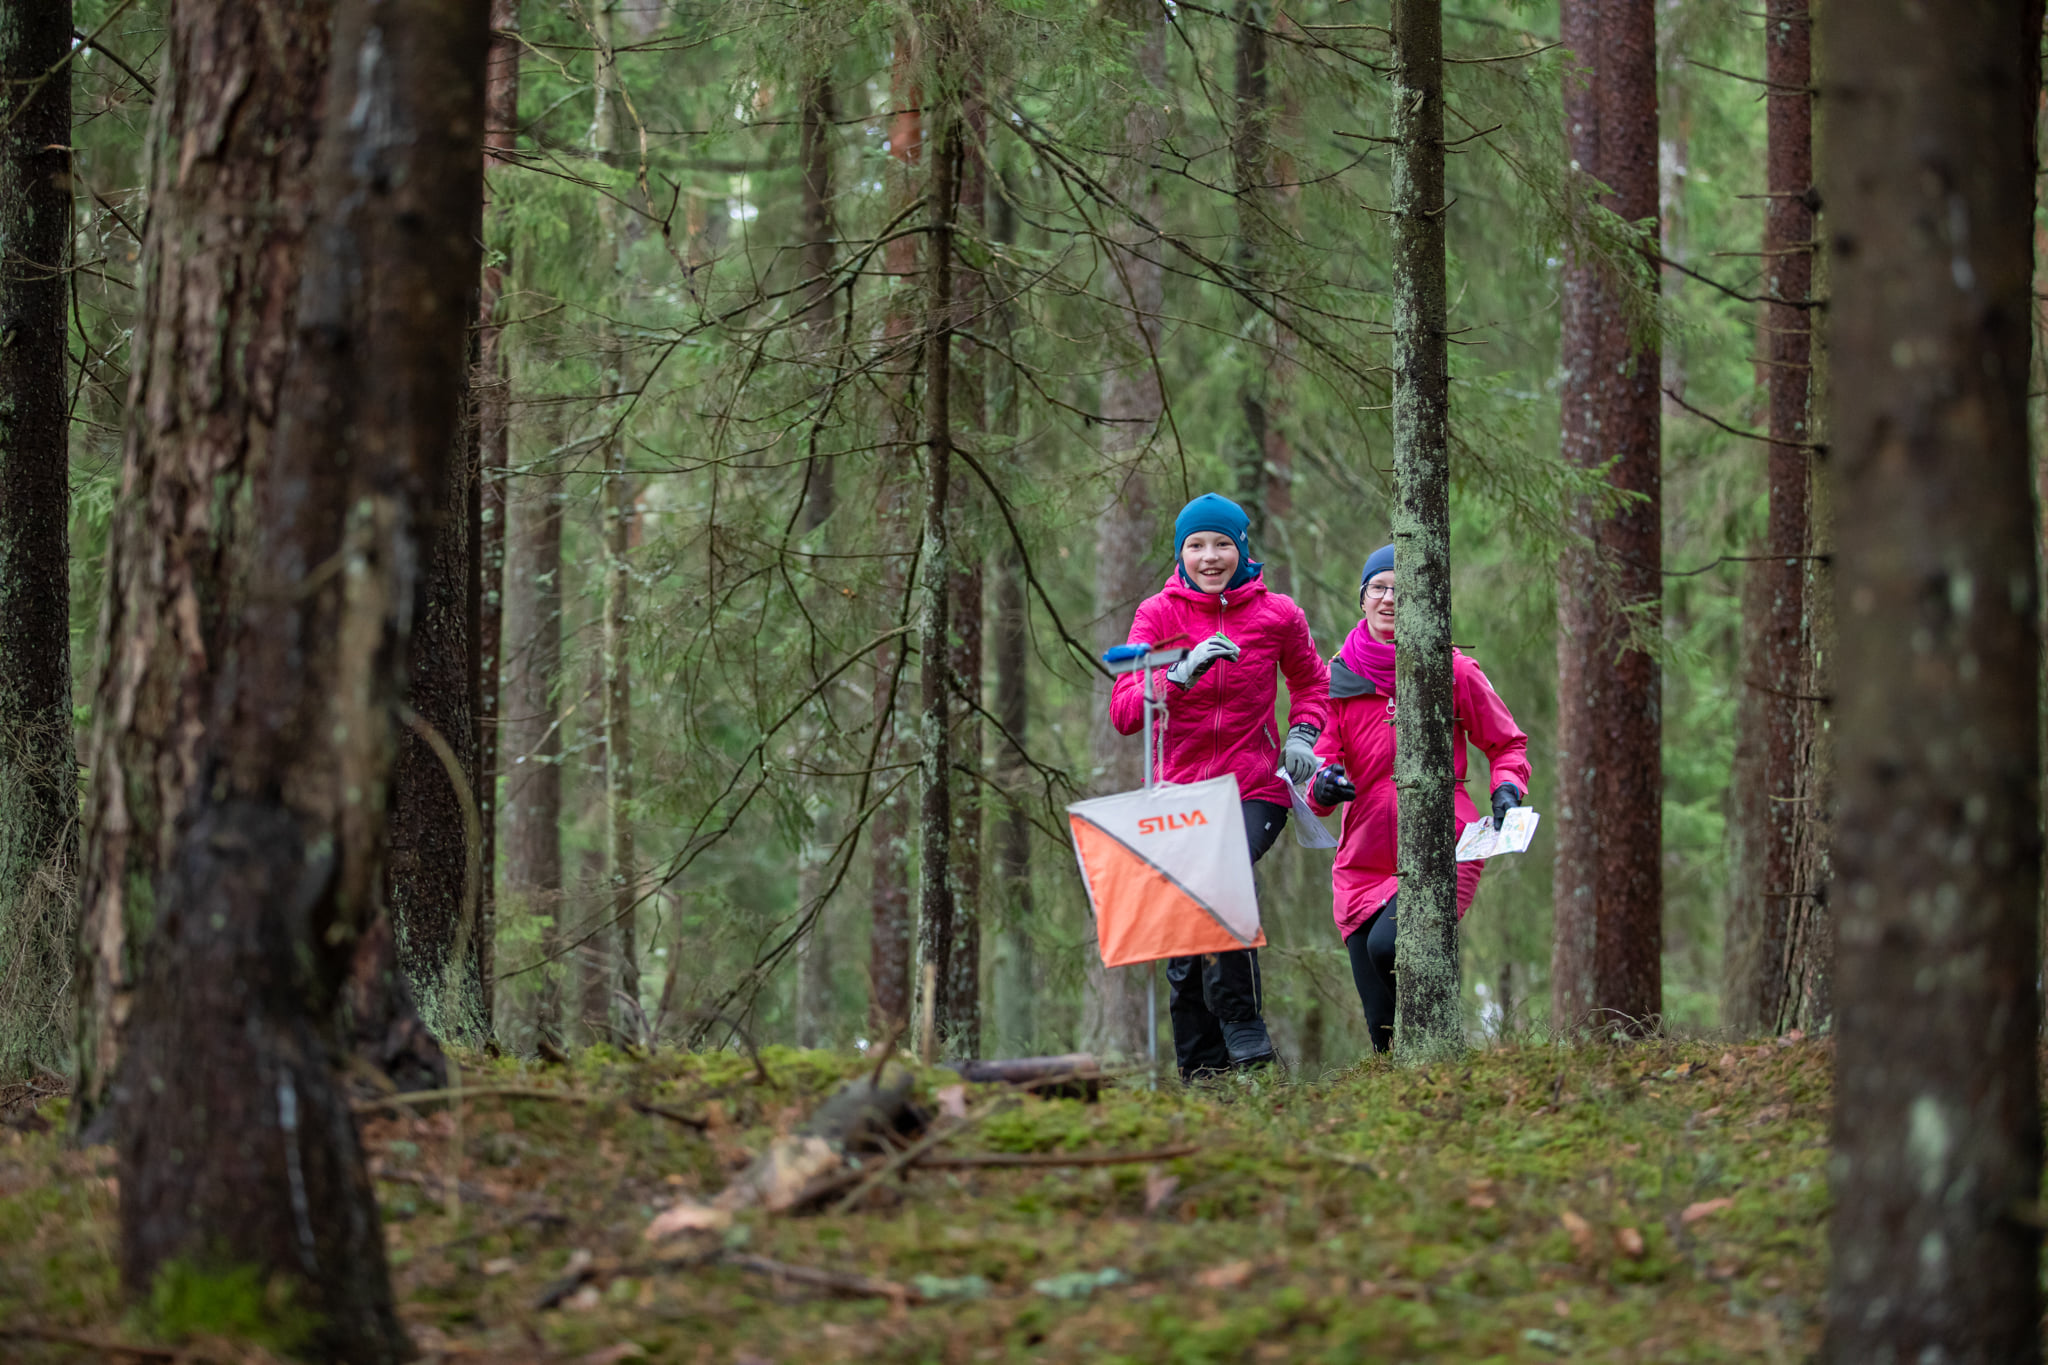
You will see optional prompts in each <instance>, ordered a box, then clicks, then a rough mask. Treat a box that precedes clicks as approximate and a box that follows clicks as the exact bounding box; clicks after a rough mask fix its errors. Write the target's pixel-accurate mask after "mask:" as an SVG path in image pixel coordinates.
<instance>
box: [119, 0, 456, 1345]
mask: <svg viewBox="0 0 2048 1365" xmlns="http://www.w3.org/2000/svg"><path fill="white" fill-rule="evenodd" d="M204 8H206V9H208V10H210V11H226V12H228V13H230V14H233V13H235V12H236V11H238V10H240V9H243V8H245V7H243V6H240V5H238V4H235V3H227V4H223V3H221V0H212V2H211V3H209V4H208V5H206V6H204ZM259 8H263V9H265V10H266V14H267V9H268V7H259V6H255V5H250V6H247V7H246V9H247V10H248V16H247V21H248V22H251V23H254V22H258V21H257V20H256V17H255V11H256V10H257V9H259ZM487 17H488V4H487V0H420V3H417V4H412V5H407V6H402V7H392V6H388V5H383V4H379V3H375V0H340V3H338V4H337V5H336V7H335V18H334V25H333V30H332V33H333V52H334V53H335V54H336V58H335V60H334V61H333V63H332V66H331V73H330V81H329V83H328V86H327V100H326V104H325V108H324V125H323V128H322V132H321V137H320V142H319V151H318V159H317V163H316V167H315V171H314V177H313V184H314V195H315V214H314V221H316V222H317V223H318V224H319V226H318V228H317V233H316V236H315V237H314V239H313V241H312V243H311V247H310V249H309V251H308V253H307V257H306V261H305V270H304V280H303V285H302V287H301V289H300V292H299V295H298V301H297V317H296V319H295V328H294V343H293V350H292V359H291V364H290V367H289V373H288V375H287V378H286V382H285V386H284V391H283V393H282V395H281V397H280V400H279V405H278V407H279V417H280V421H279V426H278V429H277V433H276V438H275V441H274V443H273V444H272V446H271V448H270V451H269V456H268V460H267V462H266V464H265V467H264V468H263V469H262V471H261V473H260V475H259V477H258V479H257V482H256V488H255V491H254V499H253V510H254V521H253V525H254V528H255V529H254V531H253V533H252V534H253V554H252V557H251V561H250V562H251V566H252V567H251V579H250V582H249V586H248V592H247V595H246V599H245V600H244V601H243V602H242V603H241V604H240V605H239V608H238V610H237V611H236V612H235V614H234V617H233V623H232V625H231V626H230V628H229V635H230V639H231V645H232V652H233V656H234V658H235V660H236V666H235V668H234V669H233V670H231V671H223V672H222V673H220V674H219V675H218V677H217V679H216V685H215V687H214V689H213V695H212V696H211V697H210V698H209V699H208V705H207V706H206V707H205V708H204V711H203V714H202V720H201V723H202V724H203V726H204V736H203V738H202V739H201V741H200V743H199V748H198V752H199V756H200V757H199V762H198V765H197V774H196V780H195V781H194V783H193V785H192V788H191V790H190V791H189V792H188V793H187V795H186V800H185V807H184V809H185V814H184V818H183V820H182V821H181V824H180V828H179V831H178V836H177V839H176V848H175V853H174V856H173V859H172V865H171V868H170V871H169V874H168V876H167V877H166V878H165V880H164V883H163V887H162V893H161V896H160V899H159V903H158V906H157V913H156V916H155V929H154V934H153V937H152V939H151V941H150V943H149V945H148V948H147V952H146V961H145V967H144V972H143V978H142V982H141V986H140V989H139V990H138V992H137V995H136V1002H135V1013H134V1019H133V1024H132V1028H131V1029H130V1033H129V1037H130V1039H131V1043H130V1045H129V1047H128V1049H127V1051H126V1053H125V1054H124V1056H123V1057H122V1066H121V1073H120V1080H119V1082H118V1084H117V1087H116V1102H117V1105H118V1112H119V1114H120V1123H119V1129H120V1135H119V1158H120V1164H119V1176H120V1182H121V1269H122V1278H123V1281H124V1283H125V1284H126V1286H127V1287H128V1289H129V1290H130V1292H131V1293H134V1294H136V1295H140V1296H146V1295H147V1294H148V1293H149V1291H150V1288H151V1285H152V1284H153V1282H154V1281H155V1279H156V1276H157V1274H158V1272H159V1271H160V1270H161V1269H162V1268H163V1267H164V1266H165V1265H166V1264H167V1263H170V1262H173V1261H186V1262H194V1263H197V1264H199V1265H201V1266H202V1267H204V1266H216V1267H217V1266H221V1265H254V1266H257V1267H259V1268H260V1269H261V1270H262V1272H263V1273H264V1274H265V1275H266V1276H269V1277H271V1279H272V1281H273V1282H281V1283H283V1284H285V1285H287V1286H289V1288H290V1291H291V1293H292V1296H293V1300H294V1302H295V1303H296V1304H297V1305H299V1306H300V1307H302V1308H305V1309H308V1310H310V1311H311V1312H312V1313H313V1314H315V1315H317V1326H316V1327H315V1328H314V1329H313V1333H312V1336H311V1339H310V1340H309V1341H307V1342H306V1343H304V1344H303V1346H302V1353H303V1354H306V1355H308V1356H310V1357H311V1358H314V1359H318V1360H330V1361H343V1360H346V1361H350V1362H354V1365H379V1363H380V1362H386V1361H397V1360H400V1359H403V1358H405V1357H406V1356H408V1355H409V1354H410V1350H409V1347H408V1345H407V1343H406V1340H405V1336H404V1332H403V1330H402V1328H401V1327H400V1325H399V1322H398V1318H397V1315H396V1312H395V1311H394V1304H393V1300H392V1293H391V1287H390V1280H389V1275H388V1272H387V1268H386V1264H385V1259H384V1247H383V1239H382V1234H381V1229H380V1228H379V1225H378V1216H377V1205H376V1200H375V1195H374V1192H373V1190H372V1188H371V1185H370V1182H369V1180H368V1177H367V1175H366V1173H365V1170H364V1167H363V1161H362V1154H361V1151H360V1148H359V1146H358V1142H357V1137H356V1129H355V1121H354V1117H353V1115H352V1114H351V1113H350V1110H349V1106H348V1101H347V1097H346V1096H345V1095H344V1094H343V1093H342V1091H341V1090H340V1088H339V1087H338V1086H337V1085H336V1084H335V1079H334V1076H335V1073H334V1067H335V1063H336V1061H337V1059H338V1055H339V1050H340V1037H339V1034H340V1030H339V1028H338V1027H337V1022H338V1019H337V1011H338V1006H339V1001H340V995H341V990H342V986H343V983H344V981H345V979H346V976H347V971H348V967H349V964H350V961H351V959H352V957H353V955H354V952H355V949H356V946H357V943H358V941H359V939H360V938H361V937H362V936H363V935H364V934H365V932H366V931H367V930H368V929H369V928H370V926H371V925H372V924H373V923H374V921H375V920H376V918H377V916H378V902H379V900H380V896H381V891H382V888H383V886H384V863H385V833H384V822H385V812H386V811H387V810H388V800H389V796H390V778H391V771H392V764H393V757H394V751H395V748H396V724H397V721H396V716H397V714H398V712H399V711H400V709H401V707H402V691H403V685H404V681H405V660H406V657H407V643H408V642H407V638H406V623H407V621H408V619H409V615H410V613H409V610H408V608H409V605H410V603H411V600H412V596H413V593H414V592H415V590H416V588H417V584H416V582H415V577H416V575H417V573H418V572H419V569H418V567H417V566H419V565H420V564H421V563H422V562H423V561H424V559H425V557H426V556H425V553H424V552H425V550H426V549H427V547H426V546H425V545H424V543H423V541H424V537H425V535H426V533H427V530H428V528H429V527H431V526H432V524H433V515H434V508H435V505H436V499H437V497H438V496H439V494H440V492H441V489H442V488H443V486H444V484H445V480H446V471H447V465H448V463H449V460H450V459H451V457H452V454H453V452H454V450H455V448H456V442H457V433H458V425H459V415H458V411H457V405H456V395H457V394H458V393H459V390H460V385H461V380H462V376H463V371H464V366H465V363H466V358H467V357H466V351H467V347H466V344H465V333H466V331H467V329H468V326H469V324H470V322H471V320H472V319H473V316H474V314H473V312H472V311H471V310H472V309H473V307H474V292H473V290H474V281H475V279H476V276H477V270H478V267H479V260H478V252H477V243H476V238H475V235H474V232H473V223H474V218H475V209H476V204H477V202H478V195H479V194H480V192H481V184H480V177H481V172H482V146H481V136H482V122H483V119H482V114H483V66H484V52H485V46H486V42H487ZM188 31H189V30H188ZM268 37H269V35H268V33H267V32H266V33H265V38H266V39H267V38H268ZM191 55H192V56H193V57H194V58H195V59H196V60H195V62H194V65H193V66H192V67H190V68H188V71H189V72H191V73H193V74H194V75H197V74H198V73H202V72H203V73H206V75H207V77H208V78H209V79H212V80H216V81H226V80H228V79H229V78H230V77H233V76H235V75H236V74H237V73H238V71H239V70H240V68H233V67H228V66H224V65H219V64H217V63H210V62H208V61H207V55H208V54H205V53H194V54H191ZM308 74H314V75H317V68H315V70H314V71H313V72H311V73H308ZM319 92H320V85H319V84H318V82H317V80H316V81H314V82H309V83H308V84H306V85H303V86H300V87H298V88H297V89H296V90H294V91H292V92H290V95H289V97H291V98H296V99H297V100H300V101H303V102H305V103H306V104H309V105H310V104H311V103H313V102H314V101H316V100H317V99H319V97H320V94H319ZM277 93H278V96H279V98H285V97H287V94H286V92H283V91H279V92H277ZM188 145H189V144H188ZM266 150H267V149H266ZM166 173H168V172H166ZM210 202H211V201H208V200H202V201H200V202H199V203H197V204H191V205H187V207H189V208H192V209H194V210H196V213H195V218H194V221H193V225H192V227H191V228H188V227H187V226H186V225H185V224H184V223H182V222H180V221H179V220H178V219H177V218H175V217H172V218H171V219H170V222H169V224H168V226H167V232H168V233H171V234H189V233H191V232H192V231H194V230H196V229H197V228H199V227H202V226H203V225H204V224H205V223H206V222H207V221H208V218H207V212H206V211H207V208H208V205H209V203H210ZM176 208H177V204H176V201H172V202H169V203H165V204H161V205H159V207H158V210H157V211H158V212H159V213H165V214H167V215H168V214H171V213H174V212H175V210H176ZM182 320H183V314H182V313H181V312H180V311H179V310H177V309H175V308H173V309H168V310H164V311H160V312H157V313H155V314H152V315H151V316H150V317H149V319H148V320H147V323H146V326H145V335H146V336H148V337H150V338H151V340H149V341H148V342H146V343H145V344H146V345H150V346H155V345H157V344H160V343H159V342H158V341H157V340H156V339H155V334H156V333H157V332H158V331H159V330H161V329H165V328H175V327H177V326H179V325H180V323H181V321H182Z"/></svg>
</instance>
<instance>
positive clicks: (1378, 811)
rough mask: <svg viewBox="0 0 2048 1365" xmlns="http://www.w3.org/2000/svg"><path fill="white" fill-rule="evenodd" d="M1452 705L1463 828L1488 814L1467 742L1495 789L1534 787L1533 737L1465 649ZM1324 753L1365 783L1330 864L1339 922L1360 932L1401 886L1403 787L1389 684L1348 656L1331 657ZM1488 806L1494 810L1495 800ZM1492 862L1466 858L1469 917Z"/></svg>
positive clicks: (1462, 873) (1347, 932) (1463, 902)
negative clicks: (1348, 663)
mask: <svg viewBox="0 0 2048 1365" xmlns="http://www.w3.org/2000/svg"><path fill="white" fill-rule="evenodd" d="M1451 712H1452V727H1451V755H1452V757H1451V770H1452V773H1453V776H1454V778H1455V780H1456V782H1457V790H1456V795H1455V796H1454V797H1453V798H1452V800H1453V803H1454V804H1455V805H1456V806H1457V810H1458V824H1457V828H1458V829H1460V830H1462V829H1464V828H1465V826H1467V825H1469V824H1471V823H1472V822H1473V821H1474V820H1477V819H1478V818H1479V815H1480V811H1479V808H1478V807H1477V806H1475V805H1474V804H1472V798H1471V797H1470V796H1469V795H1467V794H1466V792H1465V745H1466V742H1467V741H1468V740H1469V741H1470V742H1471V743H1473V744H1477V745H1478V746H1479V748H1480V750H1481V751H1482V752H1483V753H1485V755H1486V761H1487V763H1488V765H1489V766H1490V767H1491V768H1492V770H1493V772H1492V776H1491V777H1490V778H1489V779H1488V783H1489V785H1488V787H1487V792H1488V794H1489V795H1491V793H1492V790H1493V788H1494V787H1498V786H1499V785H1500V784H1501V783H1503V782H1512V783H1514V784H1515V785H1516V786H1517V787H1520V788H1521V789H1522V792H1523V795H1524V796H1525V797H1526V796H1527V794H1528V791H1529V737H1528V736H1527V735H1525V734H1523V733H1522V728H1521V727H1520V726H1519V725H1516V724H1515V718H1514V717H1513V716H1511V715H1509V714H1508V708H1507V707H1506V705H1505V704H1503V703H1502V701H1501V699H1500V696H1499V694H1498V693H1496V692H1495V691H1494V690H1493V684H1492V683H1490V682H1488V681H1487V680H1486V675H1485V674H1484V673H1482V672H1480V671H1479V665H1478V664H1476V663H1474V662H1472V660H1470V659H1468V658H1466V657H1465V655H1463V654H1461V653H1459V652H1458V651H1457V650H1452V651H1451ZM1316 754H1317V756H1318V757H1320V758H1321V759H1322V760H1323V762H1324V763H1325V764H1328V763H1333V762H1338V763H1342V764H1343V765H1344V772H1345V774H1346V775H1347V776H1349V777H1350V779H1351V782H1352V785H1353V786H1355V787H1356V788H1357V789H1358V796H1357V799H1355V800H1353V801H1351V802H1350V803H1348V804H1347V805H1346V806H1345V808H1344V832H1343V836H1342V838H1341V839H1340V841H1339V842H1338V845H1337V863H1336V866H1335V867H1334V868H1333V869H1332V870H1331V872H1330V889H1331V891H1332V893H1333V905H1332V909H1333V911H1334V913H1335V915H1336V919H1337V928H1338V930H1339V931H1340V932H1341V933H1342V934H1343V936H1344V937H1345V938H1350V937H1351V935H1352V933H1353V932H1355V931H1356V930H1357V928H1358V926H1359V925H1361V924H1364V923H1365V922H1366V921H1367V920H1368V919H1371V918H1372V915H1373V912H1374V911H1376V910H1378V909H1379V908H1380V907H1381V906H1382V905H1385V904H1386V903H1387V901H1388V899H1389V898H1390V897H1392V896H1393V894H1394V893H1395V892H1396V891H1398V890H1400V889H1401V879H1400V878H1399V877H1398V876H1397V875H1396V874H1395V862H1394V832H1395V828H1396V825H1397V823H1398V818H1399V814H1400V797H1399V796H1398V795H1397V794H1396V793H1395V791H1394V699H1393V697H1392V696H1390V695H1382V694H1380V693H1379V692H1378V691H1377V689H1376V688H1375V687H1374V685H1373V682H1372V680H1371V679H1370V678H1362V677H1360V676H1359V675H1358V674H1356V673H1353V672H1352V671H1351V670H1350V669H1349V668H1346V667H1345V666H1344V663H1343V661H1342V660H1341V659H1338V660H1333V661H1332V662H1331V664H1330V723H1329V724H1328V725H1327V726H1325V727H1323V737H1322V738H1321V739H1319V740H1317V741H1316ZM1310 805H1312V806H1313V807H1314V808H1315V811H1316V813H1317V814H1318V815H1328V814H1329V813H1330V811H1331V809H1333V808H1332V807H1329V806H1325V805H1322V804H1320V803H1318V802H1315V801H1311V802H1310ZM1487 813H1488V814H1491V806H1490V804H1489V807H1488V812H1487ZM1485 866H1486V864H1485V863H1484V862H1483V861H1481V862H1470V863H1459V864H1458V917H1459V918H1460V919H1463V918H1464V916H1465V911H1466V909H1467V908H1469V907H1470V906H1471V904H1472V895H1473V893H1474V892H1476V891H1477V890H1478V889H1479V873H1480V870H1481V869H1482V868H1484V867H1485Z"/></svg>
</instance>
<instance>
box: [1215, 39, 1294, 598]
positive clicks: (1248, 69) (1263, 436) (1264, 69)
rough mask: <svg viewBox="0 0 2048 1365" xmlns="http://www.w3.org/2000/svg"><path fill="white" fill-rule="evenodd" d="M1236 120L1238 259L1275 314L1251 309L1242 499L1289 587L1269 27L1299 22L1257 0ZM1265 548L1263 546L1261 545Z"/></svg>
mask: <svg viewBox="0 0 2048 1365" xmlns="http://www.w3.org/2000/svg"><path fill="white" fill-rule="evenodd" d="M1235 22H1236V25H1237V53H1236V58H1237V116H1236V117H1237V121H1236V127H1235V129H1234V130H1233V133H1232V137H1231V176H1232V179H1233V181H1234V182H1235V193H1234V195H1233V196H1232V197H1233V199H1234V201H1235V202H1236V205H1237V261H1238V265H1239V268H1240V269H1241V270H1242V271H1243V272H1244V276H1245V283H1246V284H1248V285H1250V286H1252V287H1254V288H1257V289H1259V290H1261V291H1262V292H1264V293H1265V294H1266V295H1267V300H1268V303H1269V305H1270V306H1271V308H1272V310H1273V314H1274V315H1275V317H1277V319H1278V320H1277V321H1276V320H1275V317H1269V316H1268V315H1266V314H1265V313H1261V312H1253V313H1252V314H1251V315H1250V316H1249V317H1247V318H1246V320H1245V324H1244V325H1245V327H1246V332H1247V340H1248V341H1249V343H1250V344H1251V345H1252V346H1253V347H1254V348H1255V349H1256V351H1257V358H1256V359H1255V360H1250V361H1247V363H1246V372H1245V378H1244V379H1243V380H1242V381H1241V382H1240V385H1239V389H1238V410H1239V412H1240V413H1241V414H1242V415H1243V417H1244V425H1245V436H1244V444H1243V445H1242V447H1241V448H1240V451H1239V454H1238V459H1237V471H1236V473H1237V501H1238V502H1239V503H1240V504H1242V505H1243V507H1244V509H1245V512H1246V513H1247V515H1249V516H1250V518H1251V537H1252V546H1253V553H1255V554H1262V555H1265V556H1267V557H1268V558H1271V559H1272V561H1273V562H1272V563H1271V564H1270V565H1269V567H1268V568H1267V570H1266V577H1267V579H1268V581H1269V582H1271V583H1272V585H1273V586H1274V587H1275V588H1277V589H1279V590H1280V591H1282V592H1285V591H1287V590H1288V589H1287V585H1288V581H1289V580H1288V565H1287V563H1286V560H1285V558H1284V557H1280V551H1281V548H1282V546H1283V544H1284V539H1285V536H1286V524H1287V518H1288V515H1289V514H1290V513H1291V512H1292V511H1293V463H1294V456H1293V450H1292V448H1291V447H1290V445H1289V444H1288V440H1287V418H1288V395H1289V391H1290V390H1291V389H1292V387H1293V384H1294V347H1295V337H1294V331H1293V329H1292V328H1291V327H1289V326H1287V325H1286V321H1285V319H1286V318H1287V317H1288V316H1289V304H1288V302H1287V300H1286V298H1285V297H1283V293H1282V291H1280V290H1279V288H1278V285H1279V283H1280V274H1279V270H1280V266H1281V262H1280V261H1279V260H1278V259H1276V258H1277V257H1278V256H1279V254H1280V252H1281V250H1282V249H1283V248H1282V245H1281V244H1282V243H1283V242H1284V241H1285V239H1286V237H1287V235H1288V230H1289V228H1288V224H1289V221H1290V220H1291V219H1292V218H1293V217H1294V216H1295V212H1296V208H1297V205H1298V203H1299V199H1300V195H1299V191H1298V189H1297V188H1296V187H1295V186H1294V185H1293V184H1292V183H1291V182H1292V180H1293V176H1294V171H1293V166H1292V163H1291V161H1290V158H1288V157H1287V156H1286V155H1285V154H1284V153H1282V152H1280V151H1279V150H1278V149H1276V148H1275V146H1274V143H1273V126H1274V123H1275V120H1276V119H1280V118H1284V117H1286V102H1285V101H1283V100H1279V99H1276V97H1275V96H1274V93H1273V77H1274V73H1275V71H1276V70H1277V69H1278V68H1277V63H1276V61H1275V60H1274V57H1273V52H1272V48H1271V45H1270V44H1269V43H1268V42H1267V27H1266V25H1267V24H1269V23H1271V24H1273V25H1275V26H1277V27H1278V28H1279V30H1280V31H1281V32H1286V31H1287V30H1288V28H1289V27H1290V26H1291V21H1290V20H1288V19H1287V18H1286V17H1285V16H1284V15H1281V14H1279V13H1278V12H1277V11H1274V12H1269V11H1268V10H1267V9H1266V8H1265V7H1264V6H1261V5H1255V4H1254V3H1253V0H1238V5H1237V10H1236V16H1235ZM1262 547H1263V548H1262Z"/></svg>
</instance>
